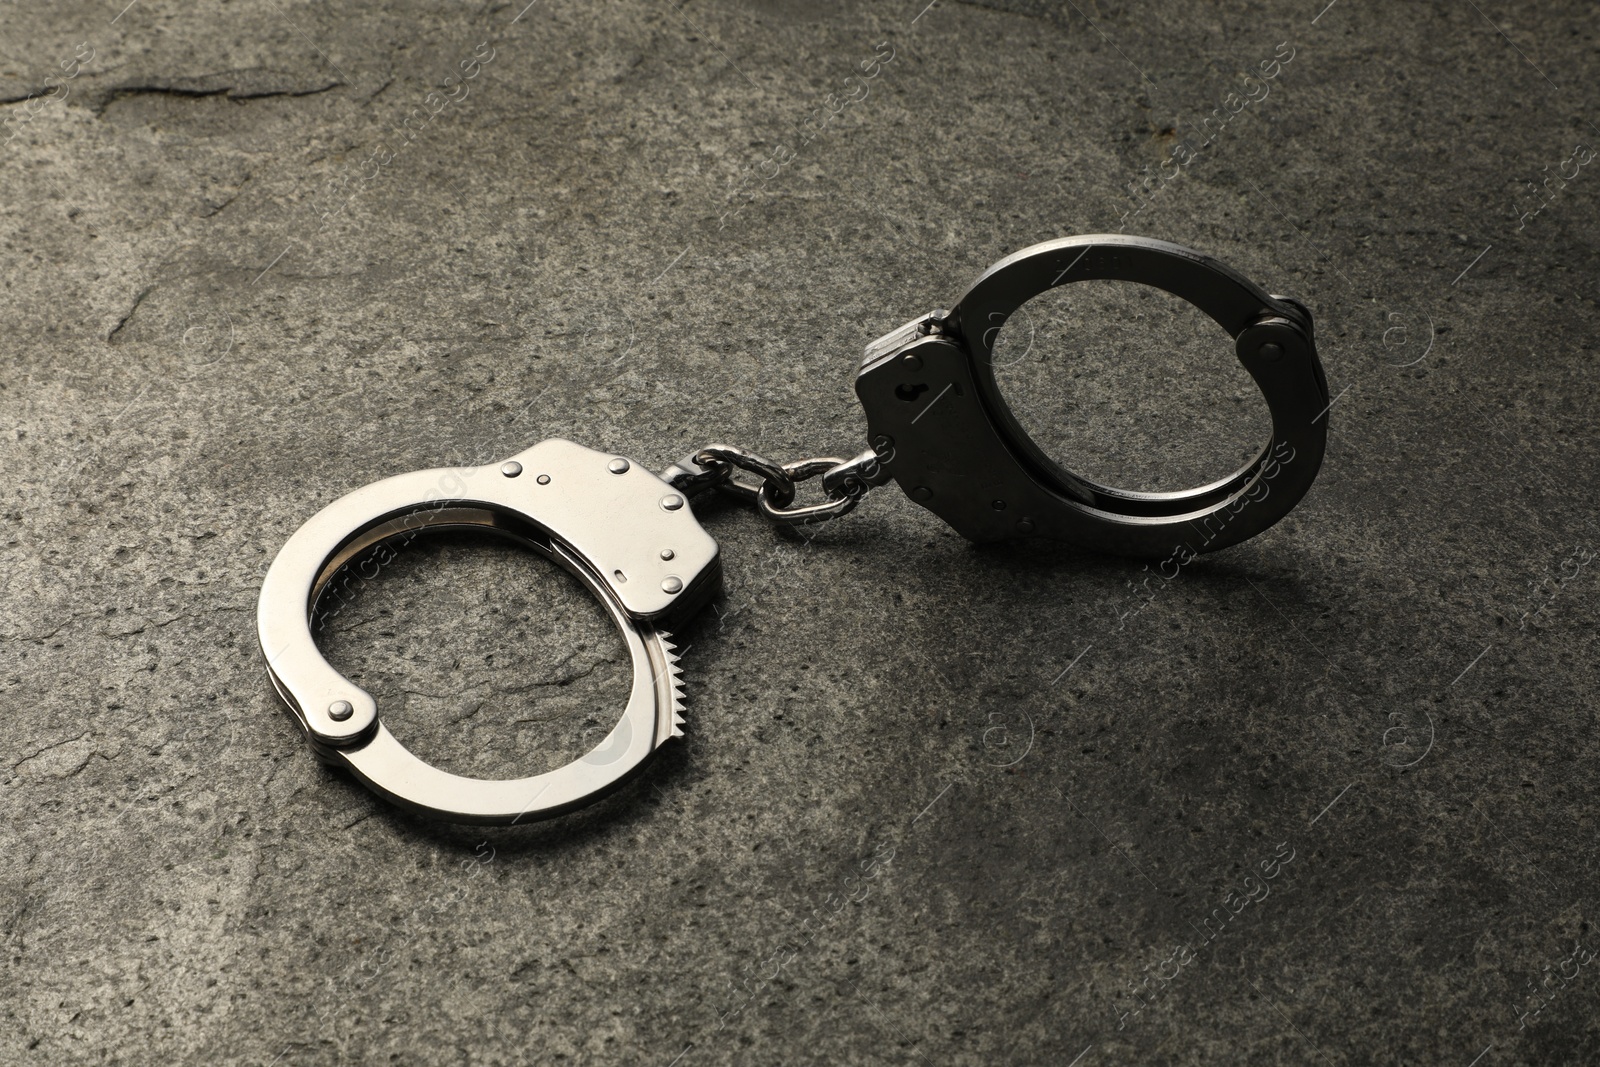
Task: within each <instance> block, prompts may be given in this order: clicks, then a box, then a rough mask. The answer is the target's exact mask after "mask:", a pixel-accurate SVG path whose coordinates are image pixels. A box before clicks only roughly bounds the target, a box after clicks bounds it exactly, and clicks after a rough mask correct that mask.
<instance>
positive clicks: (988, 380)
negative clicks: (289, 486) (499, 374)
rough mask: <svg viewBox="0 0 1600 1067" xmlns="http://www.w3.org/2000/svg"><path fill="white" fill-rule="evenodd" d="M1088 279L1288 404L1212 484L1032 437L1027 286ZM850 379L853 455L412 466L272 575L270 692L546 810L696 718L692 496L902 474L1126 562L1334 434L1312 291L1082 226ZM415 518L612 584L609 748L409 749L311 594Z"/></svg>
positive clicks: (608, 598)
mask: <svg viewBox="0 0 1600 1067" xmlns="http://www.w3.org/2000/svg"><path fill="white" fill-rule="evenodd" d="M1087 280H1113V281H1125V282H1136V283H1141V284H1144V285H1150V286H1154V287H1156V288H1159V289H1163V290H1166V291H1167V292H1169V293H1172V294H1174V295H1175V296H1178V297H1181V298H1183V299H1184V300H1187V301H1188V302H1189V303H1191V304H1193V305H1195V306H1196V307H1198V308H1200V310H1202V311H1204V312H1205V313H1206V314H1208V315H1209V316H1211V318H1212V319H1214V320H1216V322H1217V323H1218V324H1219V325H1221V326H1222V327H1223V329H1225V330H1227V331H1228V333H1229V334H1230V335H1231V336H1232V337H1233V338H1234V342H1235V348H1236V351H1237V354H1238V358H1239V361H1240V363H1242V364H1243V365H1244V368H1245V369H1246V370H1247V371H1248V372H1249V373H1250V375H1251V377H1252V378H1254V379H1255V381H1256V384H1257V385H1258V386H1259V387H1260V389H1261V393H1262V396H1263V397H1264V398H1265V400H1266V402H1267V407H1268V409H1269V410H1270V412H1271V415H1272V439H1271V440H1270V441H1269V442H1268V443H1267V444H1266V445H1265V446H1264V447H1263V448H1262V449H1261V451H1260V453H1259V454H1258V455H1257V456H1256V457H1255V458H1254V459H1252V460H1251V461H1250V462H1248V463H1246V464H1245V465H1244V466H1243V467H1241V468H1240V469H1239V470H1238V471H1236V472H1235V473H1234V474H1232V475H1230V476H1228V477H1226V478H1223V479H1220V480H1218V481H1215V482H1212V483H1210V484H1208V485H1202V486H1199V487H1197V488H1194V489H1189V490H1186V491H1183V492H1170V493H1142V492H1129V491H1126V490H1121V489H1113V488H1110V487H1107V486H1103V485H1099V484H1096V483H1095V482H1092V481H1089V480H1088V479H1085V478H1083V477H1080V476H1078V475H1075V474H1072V473H1070V472H1068V471H1066V470H1064V469H1062V468H1061V467H1060V466H1059V465H1057V464H1056V463H1055V462H1054V461H1053V460H1051V459H1050V458H1049V457H1048V456H1047V455H1045V454H1044V452H1043V451H1041V450H1040V449H1039V447H1038V446H1037V445H1036V444H1035V443H1034V442H1033V441H1032V440H1031V439H1030V438H1029V436H1028V434H1027V433H1026V432H1025V431H1024V430H1023V428H1022V427H1021V426H1020V425H1019V424H1018V422H1017V420H1016V419H1015V418H1014V417H1013V415H1012V413H1011V411H1010V409H1009V408H1008V407H1007V405H1006V403H1005V401H1004V400H1003V399H1002V397H1001V395H1000V391H999V387H998V385H997V383H996V381H995V376H994V366H993V362H992V359H991V357H992V353H993V347H994V340H995V337H996V336H997V334H998V332H999V329H1000V327H1001V326H1002V325H1004V323H1005V321H1006V319H1007V318H1008V317H1010V315H1011V314H1012V313H1013V312H1015V311H1016V310H1017V308H1019V307H1021V306H1022V305H1023V304H1024V303H1025V302H1026V301H1028V300H1030V299H1032V298H1033V297H1035V296H1038V295H1039V294H1040V293H1043V292H1045V291H1047V290H1049V289H1053V288H1055V287H1057V286H1060V285H1066V284H1069V283H1071V282H1077V281H1087ZM856 393H857V395H858V397H859V398H860V400H861V406H862V408H863V409H864V410H865V412H866V416H867V426H868V441H869V442H870V443H871V447H870V448H868V449H866V450H865V451H863V452H861V453H860V454H859V455H857V456H855V457H854V458H852V459H840V458H835V457H826V458H817V459H805V460H800V461H797V462H793V463H784V464H778V463H773V462H771V461H769V460H766V459H763V458H762V457H760V456H757V455H755V454H753V453H751V452H748V451H745V450H743V449H739V448H735V447H732V446H728V445H710V446H708V447H706V448H703V449H700V450H698V451H696V452H695V453H694V454H692V455H690V456H688V457H686V458H684V459H682V460H679V461H678V462H677V463H675V464H673V465H672V466H671V467H668V468H667V469H666V470H665V471H663V472H662V473H661V474H659V475H656V474H652V473H651V472H649V471H648V470H645V469H644V468H642V467H641V466H639V464H637V463H635V462H634V461H632V460H630V459H627V458H625V457H621V456H617V455H614V454H612V453H607V452H597V451H594V450H592V449H588V448H584V447H582V446H581V445H576V444H573V443H571V442H570V441H563V440H554V439H553V440H548V441H543V442H541V443H539V444H537V445H534V446H533V447H532V448H529V449H527V450H526V451H524V452H520V453H518V454H517V455H515V456H512V457H511V458H509V459H507V460H505V461H504V462H502V463H498V464H490V465H487V466H482V467H474V468H468V469H456V468H445V469H440V470H431V471H420V472H417V473H413V474H402V475H399V476H398V477H393V478H387V479H385V480H383V481H380V482H375V483H373V484H371V485H368V486H366V487H364V488H362V489H357V490H356V491H355V492H353V493H350V494H348V495H347V496H344V497H341V498H340V499H339V500H336V501H334V502H333V503H332V504H329V505H328V506H327V507H325V508H323V509H322V510H321V511H320V512H318V513H317V514H316V515H315V516H313V517H312V518H311V519H310V521H308V522H307V523H306V524H305V525H304V526H302V527H300V529H299V530H298V531H296V533H295V534H294V536H293V537H291V538H290V539H289V541H288V543H287V544H285V545H284V547H283V549H282V550H281V551H280V552H279V553H278V556H277V558H276V559H275V560H274V561H273V564H272V566H271V568H270V569H269V570H268V572H267V576H266V579H265V581H264V583H263V585H262V588H261V599H260V603H259V606H258V613H257V625H258V629H259V633H260V639H261V647H262V651H263V653H264V654H265V656H266V661H267V667H268V671H269V673H270V674H271V677H272V682H273V685H274V686H275V687H276V688H277V690H278V692H279V694H280V695H281V696H282V697H283V699H284V701H285V702H286V703H287V704H288V706H289V709H290V710H291V711H292V712H293V714H294V715H295V717H296V718H297V719H298V720H299V722H300V724H301V726H302V727H304V729H305V732H306V736H307V738H308V739H309V741H310V743H311V747H312V749H313V751H314V752H315V753H316V754H317V756H318V757H320V758H321V759H322V760H324V761H325V762H328V763H332V764H335V765H339V766H344V767H347V768H349V769H350V770H351V771H352V772H353V773H354V774H355V775H356V776H357V777H359V778H360V779H361V780H362V781H364V782H366V783H367V785H368V786H370V787H371V788H372V789H373V790H374V791H376V792H377V793H379V794H380V795H382V796H385V797H387V798H388V799H390V800H391V801H394V802H395V803H397V804H400V805H402V806H404V807H407V808H410V809H413V810H416V811H420V812H425V813H430V814H433V815H437V816H442V817H444V818H446V819H449V820H451V821H455V822H469V823H498V824H511V823H517V822H521V821H525V820H534V819H541V818H549V817H552V816H555V815H559V814H561V813H563V812H567V811H571V810H572V809H574V808H576V807H579V806H581V805H583V804H586V803H589V802H591V801H594V800H596V799H598V798H599V797H601V796H603V795H605V794H606V793H608V792H610V791H612V790H614V789H616V788H617V787H619V786H620V785H622V784H623V783H624V782H626V781H627V780H629V779H630V778H631V777H632V776H633V775H635V774H637V773H638V772H639V771H640V770H641V769H642V768H643V767H644V766H645V765H646V763H647V762H648V761H649V759H650V757H651V756H652V755H654V754H655V753H656V751H657V750H659V749H660V748H661V746H663V745H665V744H666V743H667V742H668V741H669V740H670V739H672V738H673V737H677V736H681V734H682V731H683V717H682V713H683V690H682V683H681V675H680V671H679V667H678V658H677V656H676V654H675V650H674V646H673V643H672V641H671V637H670V632H669V631H670V629H671V628H673V627H678V626H681V625H682V624H683V623H684V622H686V621H687V620H688V619H689V618H690V617H692V616H693V615H694V614H695V613H696V612H698V611H699V610H701V609H702V608H703V607H705V606H706V605H707V604H708V603H710V601H711V600H712V599H713V598H714V597H715V596H716V595H717V593H718V592H719V590H720V589H721V584H722V564H721V557H720V554H719V550H718V547H717V543H716V541H714V540H713V539H712V538H711V536H710V535H709V534H708V533H706V531H705V530H704V529H702V528H701V526H700V524H699V522H697V521H696V519H695V517H694V514H693V513H692V511H691V510H690V507H689V500H690V498H691V497H692V496H694V495H695V494H697V493H700V492H703V491H706V490H709V489H713V488H715V489H719V490H721V491H723V492H726V493H730V494H733V495H734V496H737V497H740V498H742V499H744V500H746V501H748V502H750V503H752V504H754V505H755V506H756V507H757V508H759V510H760V511H761V512H762V513H763V514H764V515H766V516H767V517H768V518H769V519H771V520H772V521H774V522H776V523H780V524H790V525H795V524H804V523H814V522H821V521H826V520H828V519H834V518H838V517H839V516H841V515H844V514H846V513H848V512H849V511H851V510H852V509H853V508H855V506H856V505H857V504H858V503H859V502H860V500H861V498H862V496H863V495H865V493H866V492H867V490H869V489H871V488H872V487H874V486H879V485H884V484H886V483H888V482H889V481H891V480H893V481H895V482H897V483H899V485H900V487H901V489H902V490H904V491H905V492H906V494H907V495H908V496H909V497H910V498H911V499H912V500H913V501H915V502H916V503H918V504H920V505H922V506H923V507H925V508H927V509H928V510H929V511H931V512H933V513H934V514H935V515H937V516H939V517H940V518H941V519H943V520H945V522H947V523H949V524H950V525H951V526H952V527H954V528H955V529H956V530H957V531H958V532H959V533H961V534H962V535H963V536H965V537H967V538H968V539H970V540H972V541H977V542H987V541H999V540H1006V539H1014V538H1046V539H1051V540H1057V541H1066V542H1071V543H1073V544H1076V545H1080V546H1083V547H1086V548H1090V549H1093V550H1096V551H1100V552H1106V553H1113V554H1117V555H1126V556H1136V557H1147V558H1155V557H1159V556H1165V555H1168V554H1171V553H1184V554H1187V556H1189V557H1191V558H1192V556H1194V555H1198V554H1200V553H1203V552H1210V551H1215V550H1216V549H1219V548H1224V547H1226V546H1228V545H1233V544H1237V543H1238V542H1240V541H1243V540H1245V539H1246V538H1249V537H1253V536H1254V535H1256V534H1258V533H1260V532H1261V531H1262V530H1265V529H1266V528H1267V527H1269V526H1271V525H1272V524H1273V523H1275V522H1277V521H1278V520H1279V519H1281V518H1283V516H1284V515H1286V514H1288V513H1289V511H1290V510H1291V509H1292V508H1293V507H1294V506H1295V504H1296V503H1298V502H1299V500H1300V499H1301V497H1303V496H1304V495H1305V493H1306V491H1307V490H1308V489H1309V488H1310V487H1311V483H1312V481H1313V480H1315V478H1316V476H1317V471H1318V469H1319V468H1320V467H1321V465H1322V457H1323V452H1324V449H1325V446H1326V441H1327V430H1328V420H1327V414H1328V407H1329V403H1328V387H1327V381H1326V379H1325V377H1324V375H1323V371H1322V365H1321V363H1320V362H1319V360H1318V359H1317V352H1316V345H1315V343H1314V340H1313V336H1312V324H1311V314H1310V312H1309V311H1308V310H1307V309H1306V307H1305V306H1304V305H1303V304H1301V303H1299V302H1298V301H1296V300H1293V299H1290V298H1288V297H1282V296H1271V295H1269V294H1268V293H1266V292H1265V291H1263V290H1262V289H1260V288H1258V287H1257V286H1256V285H1254V284H1252V283H1251V282H1249V281H1248V280H1246V279H1245V278H1243V277H1242V276H1240V275H1239V274H1237V273H1235V272H1234V271H1232V270H1230V269H1229V268H1227V267H1225V266H1223V265H1222V264H1220V263H1218V262H1216V261H1215V260H1212V259H1209V258H1207V257H1205V256H1203V255H1201V254H1199V253H1197V252H1193V251H1190V250H1189V249H1186V248H1183V247H1180V246H1178V245H1174V244H1168V243H1166V242H1164V241H1154V240H1149V239H1146V238H1137V237H1122V236H1104V235H1097V236H1088V237H1070V238H1064V239H1062V240H1056V241H1048V242H1045V243H1043V244H1038V245H1034V246H1033V247H1031V248H1026V249H1023V250H1022V251H1020V252H1017V253H1015V254H1014V255H1011V256H1007V257H1006V258H1005V259H1002V260H1001V261H1000V262H998V263H996V264H995V265H994V266H992V267H990V268H989V269H988V270H987V271H985V272H984V274H983V275H982V276H981V277H980V278H978V280H977V281H976V282H974V283H973V284H972V286H971V287H970V288H969V289H968V290H967V292H966V293H965V294H964V295H963V296H962V297H961V299H960V300H958V301H957V302H956V303H955V305H954V306H953V307H951V308H950V309H949V310H941V311H935V312H932V313H930V314H928V315H924V316H922V317H920V318H917V319H915V320H913V321H911V322H908V323H906V324H905V325H904V326H901V327H899V328H898V329H896V330H893V331H891V332H889V333H887V334H885V335H884V336H883V337H881V338H879V339H878V340H876V341H874V342H873V343H872V344H870V345H869V346H867V354H866V358H865V359H864V360H863V361H862V364H861V369H860V372H859V374H858V376H857V378H856ZM736 472H743V473H745V474H748V475H752V476H753V477H754V480H753V481H751V480H742V479H740V478H737V477H735V473H736ZM813 478H820V480H821V487H822V499H821V500H820V501H819V502H816V503H811V504H801V503H797V502H796V501H797V497H798V489H797V484H798V483H800V482H804V481H807V480H809V479H813ZM423 530H433V531H439V530H479V531H489V532H493V533H496V534H500V535H503V536H506V537H509V538H511V539H513V540H515V541H517V542H519V543H521V544H523V545H526V546H527V547H529V548H531V549H533V550H534V551H535V552H538V553H540V554H542V555H544V556H547V557H548V558H550V559H552V560H554V561H555V562H556V563H558V564H560V565H561V566H562V567H564V568H566V569H567V570H568V571H570V572H571V573H572V574H574V575H575V576H576V577H577V578H578V580H579V581H581V582H582V583H583V584H584V585H585V586H587V587H588V589H589V590H590V591H591V592H592V593H593V594H594V595H595V597H596V598H598V599H599V601H600V603H601V604H602V605H603V606H604V607H605V609H606V611H607V612H608V613H609V614H610V616H611V618H612V620H613V621H614V622H615V623H616V625H617V628H618V630H620V631H621V633H622V638H623V641H624V642H625V644H626V646H627V649H628V655H629V658H630V659H631V660H632V664H633V685H632V690H631V692H630V694H629V697H628V703H627V706H626V707H625V708H624V709H623V712H622V715H621V718H620V719H619V720H618V721H617V725H616V726H615V727H614V728H613V729H612V730H611V732H610V733H608V734H607V735H606V736H605V737H604V738H603V739H602V740H601V741H600V742H599V744H597V745H596V746H595V747H594V748H593V749H591V750H590V751H589V752H587V753H585V754H584V755H583V756H581V757H579V758H578V759H576V760H574V761H573V762H571V763H568V764H567V765H566V766H563V767H560V768H557V769H556V770H553V771H549V772H547V773H544V774H538V775H533V776H530V777H526V778H518V779H506V780H485V779H476V778H466V777H463V776H460V775H455V774H450V773H447V772H445V771H442V770H440V769H438V768H436V767H433V766H431V765H430V764H428V763H426V762H424V761H423V760H421V759H419V758H418V757H417V756H415V755H413V754H412V753H411V752H410V751H409V750H407V749H406V748H405V747H404V746H403V745H401V744H400V742H399V741H397V740H396V739H395V737H394V735H392V734H391V733H390V732H389V731H388V730H387V729H386V728H385V727H384V725H383V723H382V721H381V720H380V718H379V716H378V707H377V704H376V702H375V701H374V700H373V698H372V697H371V696H370V695H368V694H367V693H366V692H365V691H363V690H362V689H361V688H360V687H358V686H356V685H355V684H354V683H353V682H351V681H350V680H349V679H347V678H345V677H344V676H343V675H341V674H340V673H339V672H338V671H336V670H334V668H333V667H332V666H330V665H329V664H328V662H327V660H326V659H324V658H323V656H322V654H321V652H320V651H319V650H318V648H317V645H316V641H315V639H314V638H313V636H312V630H311V622H312V618H313V616H314V614H315V611H316V607H317V603H318V600H319V598H320V597H321V596H322V595H323V593H324V592H325V591H326V590H327V589H328V588H329V587H330V585H331V584H332V582H333V581H334V579H335V578H337V577H338V576H340V575H341V574H342V573H345V572H346V571H347V569H348V568H352V567H358V566H362V565H364V563H366V562H367V561H370V560H372V559H373V558H374V555H375V554H381V553H384V552H391V553H392V551H393V550H392V547H391V546H392V545H393V543H394V542H396V541H398V540H409V539H410V538H412V537H414V536H415V535H416V534H417V533H418V532H419V531H423Z"/></svg>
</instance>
